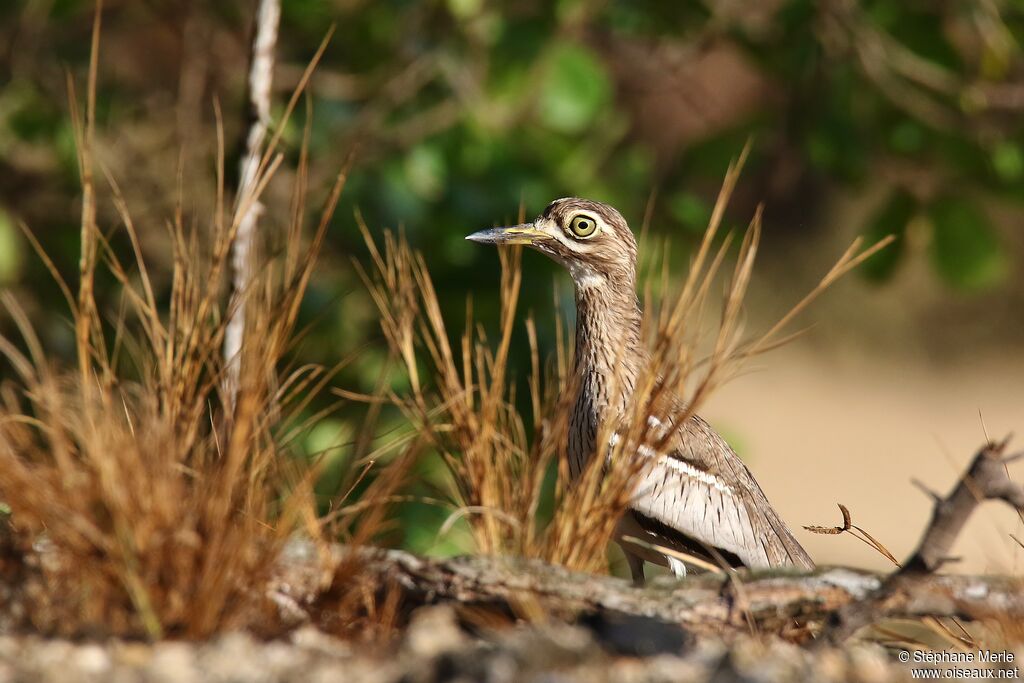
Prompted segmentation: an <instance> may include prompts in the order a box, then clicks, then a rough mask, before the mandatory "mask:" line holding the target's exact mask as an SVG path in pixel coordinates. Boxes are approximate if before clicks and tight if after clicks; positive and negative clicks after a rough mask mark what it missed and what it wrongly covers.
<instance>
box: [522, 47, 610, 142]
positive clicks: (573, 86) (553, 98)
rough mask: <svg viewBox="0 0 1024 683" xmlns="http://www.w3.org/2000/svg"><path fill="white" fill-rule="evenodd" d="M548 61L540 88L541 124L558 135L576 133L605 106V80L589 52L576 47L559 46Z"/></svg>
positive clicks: (607, 92)
mask: <svg viewBox="0 0 1024 683" xmlns="http://www.w3.org/2000/svg"><path fill="white" fill-rule="evenodd" d="M548 59H549V60H550V67H549V71H548V73H547V77H546V78H545V79H544V83H543V84H542V85H541V94H540V105H539V106H540V117H541V120H542V121H543V122H544V123H545V124H546V125H547V126H549V127H550V128H552V129H553V130H556V131H558V132H560V133H580V132H582V131H584V130H586V128H587V127H588V126H590V125H591V124H592V123H593V122H594V119H595V118H596V117H597V115H598V114H599V113H600V112H601V110H602V109H603V108H604V107H606V106H608V100H609V95H610V93H611V86H610V85H609V83H608V76H607V74H606V73H605V70H604V68H603V67H602V66H601V64H600V63H599V62H598V61H597V59H595V58H594V56H593V55H592V54H591V53H590V51H589V50H587V49H585V48H583V47H581V46H579V45H573V44H571V43H566V44H563V45H559V46H558V47H556V48H555V49H554V50H552V52H551V54H550V55H549V56H548Z"/></svg>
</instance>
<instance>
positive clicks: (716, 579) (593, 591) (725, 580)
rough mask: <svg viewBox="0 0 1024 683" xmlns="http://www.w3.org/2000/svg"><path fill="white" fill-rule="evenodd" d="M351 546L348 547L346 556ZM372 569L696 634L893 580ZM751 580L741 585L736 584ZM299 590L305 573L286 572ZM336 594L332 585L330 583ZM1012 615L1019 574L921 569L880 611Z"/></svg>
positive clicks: (415, 583)
mask: <svg viewBox="0 0 1024 683" xmlns="http://www.w3.org/2000/svg"><path fill="white" fill-rule="evenodd" d="M350 552H351V551H349V550H346V549H338V554H339V561H340V559H341V558H344V557H347V556H348V553H350ZM360 553H361V554H362V553H366V558H365V559H366V560H367V562H368V564H367V567H366V572H367V573H366V576H367V577H370V579H371V581H372V582H373V583H375V584H376V585H378V586H398V587H399V588H401V590H402V594H403V596H402V597H403V608H404V609H405V610H406V611H407V612H409V611H411V610H413V609H415V608H417V607H421V606H424V605H433V604H443V603H454V604H456V605H457V606H463V607H475V608H489V609H492V610H496V611H498V612H501V613H503V614H507V615H512V616H517V617H521V618H524V619H535V618H536V617H537V616H538V615H541V617H542V618H543V617H547V616H557V617H560V618H562V619H570V620H571V619H574V618H575V617H576V616H578V615H580V614H595V613H596V614H607V615H613V614H618V615H621V614H625V615H634V616H645V617H653V618H656V619H660V620H663V621H666V622H671V623H676V624H679V625H681V626H682V627H683V628H684V629H686V630H688V631H690V632H692V633H693V634H695V635H706V636H714V637H716V638H725V639H727V640H729V639H732V638H734V637H737V636H741V635H743V634H745V633H749V632H750V628H751V627H753V628H755V629H756V630H757V631H758V632H762V633H784V632H790V631H791V629H792V628H793V627H794V625H796V624H800V625H803V626H804V627H807V628H809V629H810V630H811V631H812V632H813V631H817V630H820V629H822V628H824V627H825V625H826V624H828V623H829V621H830V620H831V619H832V617H833V615H834V614H836V613H837V612H839V611H840V610H842V609H844V608H846V607H847V606H849V605H852V604H860V603H861V602H863V601H865V600H866V599H868V598H869V597H870V596H872V595H874V594H876V592H877V591H878V590H879V589H880V588H881V587H882V586H883V583H884V581H885V579H884V578H883V577H880V576H878V575H877V574H874V573H871V572H863V571H855V570H851V569H845V568H823V569H819V570H818V571H815V572H813V573H811V574H793V573H779V572H774V573H771V572H769V573H766V572H758V573H749V572H746V571H742V572H739V573H738V574H737V575H736V576H734V577H728V576H724V575H722V574H704V575H696V576H691V577H689V578H687V579H686V580H684V581H676V580H674V579H668V578H667V577H665V578H659V579H655V580H654V581H651V582H649V583H648V584H647V585H646V586H644V587H642V588H637V587H634V586H633V585H632V584H631V583H630V582H628V581H626V580H624V579H618V578H614V577H610V576H601V575H592V574H584V573H578V572H572V571H569V570H567V569H565V568H564V567H558V566H555V565H549V564H546V563H544V562H541V561H538V560H523V559H513V558H502V557H493V556H465V557H456V558H449V559H433V558H422V557H417V556H414V555H411V554H409V553H406V552H402V551H397V550H389V551H383V550H368V549H367V550H364V551H360ZM736 580H738V581H739V582H741V584H742V600H741V599H739V596H740V593H739V592H738V591H736V590H735V589H734V586H733V585H732V584H733V582H734V581H736ZM284 583H285V584H287V585H289V586H291V587H292V589H293V590H294V589H296V588H299V587H301V586H302V584H303V581H301V580H297V579H286V580H285V582H284ZM327 593H329V591H327ZM318 594H326V593H322V592H318V591H317V590H313V591H311V592H307V593H305V594H304V595H293V596H292V599H293V601H294V602H295V603H298V604H304V605H306V606H308V607H309V610H310V612H311V613H313V614H315V613H317V612H319V611H320V610H319V609H318V606H317V601H318V599H319V598H318V597H317V596H318ZM987 615H999V616H1005V617H1008V618H1010V619H1024V592H1022V591H1021V589H1020V582H1019V581H1017V580H1014V579H1009V578H997V577H972V576H935V575H927V576H922V577H920V578H919V579H918V580H917V581H915V582H913V584H912V585H910V586H909V587H908V589H907V590H906V591H904V592H901V593H900V594H899V595H898V596H894V598H893V599H891V600H889V601H887V602H885V603H884V604H880V605H879V606H878V611H876V612H875V613H874V615H873V616H874V617H875V618H886V617H888V618H921V617H974V618H977V617H981V616H987Z"/></svg>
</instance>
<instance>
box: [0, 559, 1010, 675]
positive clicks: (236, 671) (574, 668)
mask: <svg viewBox="0 0 1024 683" xmlns="http://www.w3.org/2000/svg"><path fill="white" fill-rule="evenodd" d="M349 553H350V551H347V550H345V549H343V548H335V549H334V551H333V555H334V557H335V559H336V560H340V558H344V557H351V555H350V554H349ZM362 555H365V557H364V558H363V559H364V560H365V562H366V564H365V565H364V567H363V576H364V578H365V577H366V576H373V577H375V578H374V583H377V584H382V585H383V584H386V585H390V586H393V587H397V588H398V589H400V590H401V596H402V597H401V603H400V606H399V607H397V608H396V612H395V613H396V615H400V616H397V617H396V619H395V621H394V624H393V625H394V626H395V628H394V629H391V630H390V631H389V632H390V633H392V634H394V635H391V636H387V637H383V636H377V637H374V636H372V635H367V634H360V633H354V634H351V633H350V634H349V635H350V637H349V638H338V637H334V636H332V635H328V631H330V630H331V627H330V622H331V613H330V608H329V607H325V605H326V604H327V603H324V601H323V600H322V596H323V595H324V594H325V593H329V592H330V587H329V586H328V587H327V588H326V589H325V588H324V585H323V584H318V581H323V576H324V575H323V574H322V572H320V570H319V568H318V567H319V565H318V564H317V562H316V561H315V560H314V558H315V556H316V553H315V552H314V550H313V549H312V546H311V545H309V544H305V543H293V544H291V546H290V547H289V548H288V550H287V552H286V553H285V557H284V558H283V560H282V568H281V571H280V573H279V578H278V580H277V581H276V582H275V585H274V587H273V589H272V591H271V596H270V597H271V598H272V602H273V603H274V605H276V609H277V610H278V611H279V612H280V614H279V615H278V617H277V618H278V620H279V622H281V623H282V624H285V628H284V632H285V634H286V635H284V636H280V637H277V638H274V639H269V640H268V639H261V638H259V637H256V636H254V635H252V634H249V633H243V632H234V633H228V634H225V635H222V636H219V637H216V638H213V639H211V640H209V641H205V642H185V641H160V642H156V643H146V642H142V641H125V640H117V639H99V640H96V639H94V640H79V641H71V640H66V639H59V638H44V637H40V636H38V635H31V634H27V633H26V632H25V629H24V628H21V629H10V628H0V683H8V682H11V683H14V682H19V683H20V682H25V683H29V682H32V683H36V682H40V683H49V682H52V683H58V682H59V683H94V682H95V683H99V682H104V683H106V682H107V681H110V682H112V683H122V682H123V683H136V682H139V683H141V682H150V681H152V682H154V683H192V682H196V683H199V682H202V683H207V682H209V683H214V682H224V683H227V682H231V683H279V682H280V683H286V682H292V681H294V682H296V683H297V682H299V681H302V682H307V681H309V682H314V683H315V682H319V681H325V682H326V681H367V682H369V683H389V682H395V683H398V682H402V683H432V682H435V681H494V682H506V681H507V682H509V683H512V682H519V681H537V682H544V683H554V682H556V681H566V682H569V681H587V682H590V681H597V682H601V681H609V682H610V681H616V682H617V681H715V682H717V683H726V682H729V681H759V682H760V681H764V682H767V681H780V682H786V681H864V682H873V681H900V680H909V679H910V677H911V670H910V665H908V664H904V663H901V661H900V660H899V656H898V655H899V650H893V649H886V648H883V647H881V646H880V645H878V644H874V643H870V642H865V641H863V640H859V639H858V640H854V641H849V642H846V643H844V644H843V645H842V646H832V645H825V644H824V643H825V640H826V639H825V638H823V637H821V633H822V624H823V616H822V615H825V614H827V613H828V612H829V611H830V610H834V609H836V608H837V607H838V606H841V605H842V604H843V603H844V602H848V601H850V600H856V599H858V597H859V596H860V595H861V594H862V593H864V592H866V591H870V590H872V589H873V588H875V587H877V585H878V582H879V578H878V577H877V576H874V575H871V574H864V573H861V574H858V573H854V572H851V571H850V570H845V569H844V570H840V569H831V570H829V569H825V570H822V571H821V572H819V573H818V574H814V575H807V576H797V575H775V576H773V575H767V576H761V577H758V576H750V577H743V579H742V581H743V585H744V588H743V591H742V595H741V594H739V593H735V592H730V590H727V589H726V585H725V584H723V583H722V581H724V579H723V578H721V577H717V578H716V577H714V576H705V577H691V578H690V579H688V580H687V581H685V582H675V581H654V582H652V583H651V584H650V585H648V586H647V587H644V588H635V587H633V586H631V585H630V584H629V583H628V582H626V581H622V580H619V579H614V578H611V577H600V576H586V575H581V574H573V573H571V572H568V571H566V570H564V569H560V568H557V567H550V566H547V565H543V564H539V563H528V562H527V563H524V562H522V561H518V562H516V561H507V560H501V559H498V558H480V557H475V558H455V559H452V560H429V559H425V558H417V557H414V556H411V555H408V554H406V553H400V552H397V551H387V552H369V553H365V554H361V555H360V556H362ZM317 576H320V577H321V578H320V579H317V578H316V577H317ZM334 580H337V579H334ZM330 581H331V579H327V582H328V583H330ZM978 581H980V583H977V584H976V585H975V584H968V583H963V581H961V582H960V583H952V584H946V583H933V584H923V585H925V586H926V587H927V591H926V592H925V593H922V594H920V595H918V596H916V597H914V599H913V600H911V601H910V602H908V603H906V606H905V607H904V608H902V609H910V608H911V607H913V605H914V604H915V600H916V601H917V602H920V600H921V599H922V596H924V597H927V596H932V598H931V599H932V600H933V599H934V596H935V595H938V594H942V595H953V594H955V593H956V591H961V592H962V593H965V594H968V593H969V594H970V595H973V596H974V599H979V598H980V597H981V593H982V592H983V591H988V595H989V597H996V598H998V599H999V600H1001V601H1003V602H1005V600H1006V599H1007V596H1009V597H1010V598H1014V596H1015V595H1017V596H1018V597H1017V598H1014V599H1016V600H1018V601H1019V600H1020V598H1019V593H1011V592H1009V591H1008V589H1007V588H1006V586H1005V585H1004V584H1003V583H1000V582H996V581H992V580H987V581H988V582H987V583H986V582H985V580H981V579H979V580H978ZM961 583H963V585H960V584H961ZM318 585H319V586H320V588H317V586H318ZM929 586H930V587H929ZM928 591H930V592H928ZM950 591H952V593H950ZM1000 591H1002V592H1000ZM14 592H17V591H14ZM1011 603H1012V600H1011ZM929 604H930V605H931V607H930V609H934V608H935V605H934V604H933V602H929ZM13 605H15V601H12V600H8V601H7V604H6V608H7V609H6V611H7V613H8V614H11V613H12V606H13ZM1009 607H1010V608H1011V611H1013V610H1016V611H1013V613H1015V614H1016V613H1018V612H1019V610H1020V608H1019V606H1017V605H1016V603H1013V604H1009ZM787 624H788V626H787ZM812 624H816V625H812ZM798 625H799V627H798ZM386 631H388V629H384V630H382V631H381V632H386ZM932 635H934V633H933V634H932ZM797 643H799V644H797ZM1015 656H1016V660H1017V661H1020V658H1021V657H1024V649H1022V650H1021V651H1019V652H1017V653H1015ZM1013 666H1014V664H1012V663H1011V664H1007V665H1004V668H1005V672H1004V673H1000V672H998V671H995V672H994V673H995V674H996V675H1000V676H1002V677H1007V678H1013V673H1014V671H1015V670H1014V669H1013ZM962 669H963V668H962V667H961V670H962ZM941 673H942V672H940V674H941Z"/></svg>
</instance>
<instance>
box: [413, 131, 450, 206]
mask: <svg viewBox="0 0 1024 683" xmlns="http://www.w3.org/2000/svg"><path fill="white" fill-rule="evenodd" d="M405 175H406V178H407V179H408V181H409V187H411V188H412V191H413V192H415V193H416V194H418V195H419V196H420V197H422V198H424V199H437V198H438V197H439V196H440V195H441V193H442V192H444V188H445V184H446V182H447V179H448V169H447V166H446V165H445V160H444V157H443V156H442V155H441V152H440V150H438V149H437V148H436V147H434V146H432V145H426V144H423V145H417V146H416V147H415V148H414V149H413V150H412V152H411V153H410V154H409V156H407V157H406V158H405Z"/></svg>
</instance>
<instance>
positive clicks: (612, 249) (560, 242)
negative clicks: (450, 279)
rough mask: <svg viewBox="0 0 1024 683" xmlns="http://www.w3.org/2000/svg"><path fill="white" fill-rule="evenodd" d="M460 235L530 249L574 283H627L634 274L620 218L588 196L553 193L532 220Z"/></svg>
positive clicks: (630, 240)
mask: <svg viewBox="0 0 1024 683" xmlns="http://www.w3.org/2000/svg"><path fill="white" fill-rule="evenodd" d="M466 239H468V240H471V241H473V242H480V243H482V244H522V245H525V246H528V247H531V248H533V249H536V250H537V251H539V252H542V253H544V254H547V255H548V256H550V257H551V258H553V259H554V260H556V261H558V262H559V263H561V264H562V265H563V266H565V267H566V268H567V269H568V270H569V273H570V274H571V275H572V278H573V281H574V282H575V283H576V286H577V287H580V288H587V287H604V286H607V287H623V286H629V287H630V289H632V286H633V282H634V280H635V269H636V239H634V237H633V233H632V231H630V229H629V225H627V224H626V219H624V218H623V217H622V214H620V213H619V212H618V211H616V210H615V209H614V208H612V207H611V206H608V205H607V204H602V203H601V202H595V201H591V200H589V199H578V198H576V197H566V198H564V199H556V200H555V201H553V202H551V203H550V204H548V206H547V208H546V209H544V213H542V214H541V215H540V216H538V217H537V218H536V219H535V220H534V221H533V222H532V223H523V224H522V225H513V226H510V227H506V228H491V229H490V230H481V231H480V232H475V233H473V234H472V235H469V236H468V237H466Z"/></svg>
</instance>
